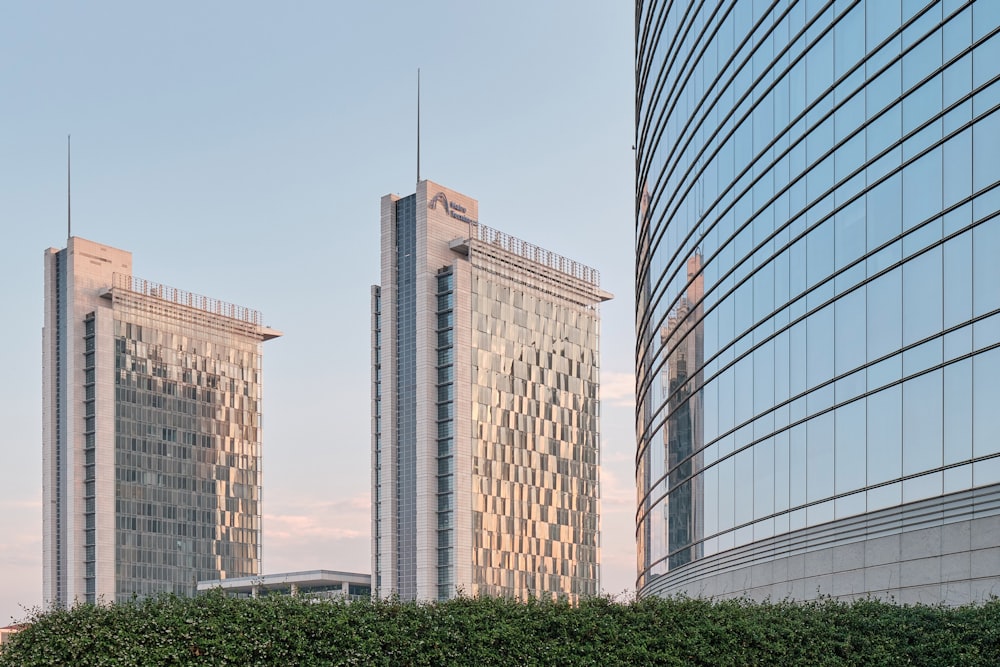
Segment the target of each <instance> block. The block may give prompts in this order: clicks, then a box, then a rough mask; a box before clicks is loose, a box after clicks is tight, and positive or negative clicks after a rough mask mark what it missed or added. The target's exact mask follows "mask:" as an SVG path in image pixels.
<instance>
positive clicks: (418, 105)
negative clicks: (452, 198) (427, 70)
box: [417, 67, 420, 183]
mask: <svg viewBox="0 0 1000 667" xmlns="http://www.w3.org/2000/svg"><path fill="white" fill-rule="evenodd" d="M417 183H420V68H419V67H418V68H417Z"/></svg>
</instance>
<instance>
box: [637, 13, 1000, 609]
mask: <svg viewBox="0 0 1000 667" xmlns="http://www.w3.org/2000/svg"><path fill="white" fill-rule="evenodd" d="M998 105H1000V3H996V2H989V1H987V0H981V1H978V2H967V1H963V0H940V1H930V2H925V1H922V0H917V1H910V0H860V1H857V0H844V1H840V0H838V1H835V2H823V1H820V2H808V1H806V0H789V1H786V2H751V1H750V0H718V1H713V2H705V3H700V4H689V3H679V2H666V1H661V0H644V1H643V0H640V1H639V2H637V3H636V122H637V125H636V151H637V152H636V175H637V182H636V186H637V192H636V202H637V206H636V234H637V238H636V242H637V245H636V247H637V248H638V249H639V256H638V265H637V275H636V302H637V303H636V306H637V336H638V340H637V346H638V348H637V355H636V358H637V369H636V371H637V386H636V392H637V401H638V415H637V419H638V423H637V431H638V456H637V470H636V479H637V482H638V485H639V502H638V513H637V537H638V541H639V554H638V581H637V586H638V588H639V590H640V592H642V593H644V594H667V593H676V592H681V591H684V592H687V593H689V594H702V595H715V596H732V595H744V594H747V595H751V596H753V597H756V598H763V597H768V596H769V597H771V598H773V599H783V598H785V597H789V596H790V597H793V598H798V599H805V598H811V597H815V596H817V595H833V596H838V597H844V598H849V597H854V596H861V595H866V594H869V593H872V594H876V595H883V596H885V595H891V596H894V597H895V598H896V599H897V600H900V601H903V602H938V601H944V602H946V603H949V604H952V603H962V602H966V601H970V600H978V599H983V598H984V597H986V596H987V595H989V594H990V593H1000V411H998V410H997V406H998V405H1000V384H998V383H997V378H998V377H1000V262H998V261H997V256H998V255H1000V219H998V218H997V217H996V216H997V215H998V213H1000V187H998V186H1000V160H998V159H997V156H998V155H1000V112H997V109H998Z"/></svg>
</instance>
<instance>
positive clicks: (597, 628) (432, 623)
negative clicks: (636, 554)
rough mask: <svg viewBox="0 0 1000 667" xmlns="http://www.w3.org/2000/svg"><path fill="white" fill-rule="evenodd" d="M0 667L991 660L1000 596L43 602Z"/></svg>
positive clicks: (998, 645)
mask: <svg viewBox="0 0 1000 667" xmlns="http://www.w3.org/2000/svg"><path fill="white" fill-rule="evenodd" d="M26 622H27V623H28V624H29V625H28V627H26V628H25V629H24V630H22V631H21V632H20V633H18V634H16V635H15V636H14V637H13V638H12V639H11V642H10V644H9V645H7V646H5V647H4V650H3V651H2V652H0V667H8V666H10V667H14V666H17V667H34V666H36V665H78V666H81V667H87V666H91V665H93V666H98V665H115V666H129V665H135V666H143V667H145V666H148V665H219V666H222V665H239V666H241V667H245V666H247V665H269V666H270V665H473V666H474V667H489V666H491V665H712V666H715V665H722V666H725V665H888V666H892V665H997V664H1000V601H997V600H994V601H991V602H988V603H986V604H982V605H971V606H966V607H959V608H947V607H928V606H899V605H894V604H889V603H885V602H879V601H877V600H870V599H869V600H860V601H856V602H853V603H843V602H836V601H832V600H824V601H819V602H806V603H792V602H777V603H754V602H750V601H748V600H728V601H721V602H711V601H707V600H698V599H688V598H673V599H659V598H644V599H641V600H632V601H628V602H618V601H615V600H613V599H610V598H606V597H598V598H593V599H589V600H584V601H583V602H581V603H580V604H579V605H577V606H571V605H569V604H568V603H566V602H560V601H548V600H531V601H528V602H517V601H513V600H505V599H491V598H467V597H461V598H458V599H455V600H450V601H448V602H440V603H426V604H424V603H415V602H399V601H377V600H375V601H370V602H368V601H365V602H342V601H333V602H331V601H315V600H308V599H301V598H291V597H282V596H270V597H265V598H259V599H235V598H227V597H225V596H224V595H223V594H222V593H221V592H218V591H216V592H212V593H210V594H207V595H203V596H199V597H196V598H191V599H186V598H178V597H173V596H164V597H158V598H152V599H147V600H135V601H132V602H127V603H120V604H112V605H78V606H75V607H73V608H72V609H68V610H58V609H53V610H49V611H36V612H35V613H33V614H32V616H31V617H30V618H28V619H27V620H26Z"/></svg>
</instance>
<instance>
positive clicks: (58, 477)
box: [42, 237, 280, 605]
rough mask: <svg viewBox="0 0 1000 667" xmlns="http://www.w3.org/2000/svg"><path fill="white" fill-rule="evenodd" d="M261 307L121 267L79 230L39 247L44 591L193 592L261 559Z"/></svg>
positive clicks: (75, 594) (124, 258)
mask: <svg viewBox="0 0 1000 667" xmlns="http://www.w3.org/2000/svg"><path fill="white" fill-rule="evenodd" d="M279 335H280V333H279V332H277V331H274V330H272V329H269V328H267V327H264V326H262V325H261V321H260V315H259V313H257V312H256V311H253V310H248V309H246V308H242V307H238V306H233V305H231V304H226V303H222V302H220V301H216V300H215V299H209V298H206V297H202V296H198V295H196V294H191V293H188V292H183V291H181V290H177V289H173V288H170V287H166V286H163V285H159V284H156V283H151V282H148V281H146V280H141V279H139V278H136V277H134V276H133V275H132V255H131V253H129V252H126V251H124V250H118V249H115V248H111V247H108V246H104V245H100V244H98V243H94V242H91V241H87V240H85V239H82V238H78V237H71V238H69V239H68V241H67V246H66V248H64V249H62V250H57V249H55V248H50V249H48V250H46V252H45V325H44V329H43V330H42V363H43V380H42V392H43V398H42V459H43V462H42V468H43V484H42V496H43V512H42V513H43V573H44V597H45V600H46V602H47V603H55V604H60V605H67V604H72V603H73V602H75V601H80V602H95V601H97V600H99V599H104V600H106V601H114V600H123V599H129V598H131V597H132V595H133V594H138V595H149V594H155V593H160V592H173V593H177V594H181V595H186V594H193V593H194V591H195V586H196V583H197V581H198V580H199V579H219V578H225V577H231V576H246V575H252V574H257V573H258V572H259V568H260V482H261V478H260V454H261V451H260V448H261V426H260V411H261V407H260V406H261V342H262V341H264V340H268V339H271V338H274V337H276V336H279Z"/></svg>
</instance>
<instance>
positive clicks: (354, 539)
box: [263, 493, 371, 574]
mask: <svg viewBox="0 0 1000 667" xmlns="http://www.w3.org/2000/svg"><path fill="white" fill-rule="evenodd" d="M267 508H268V509H269V510H273V511H271V512H265V514H264V517H263V521H264V526H263V533H264V534H263V545H264V554H263V566H264V572H265V573H266V574H275V573H280V572H296V571H300V570H315V569H327V570H343V571H348V572H368V571H369V570H370V569H371V558H370V553H371V501H370V499H369V496H368V494H367V493H366V494H358V495H354V496H348V497H343V498H334V499H330V500H320V499H313V498H304V499H299V500H297V501H288V500H285V501H282V502H271V503H268V504H267Z"/></svg>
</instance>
